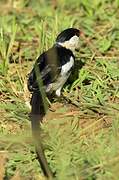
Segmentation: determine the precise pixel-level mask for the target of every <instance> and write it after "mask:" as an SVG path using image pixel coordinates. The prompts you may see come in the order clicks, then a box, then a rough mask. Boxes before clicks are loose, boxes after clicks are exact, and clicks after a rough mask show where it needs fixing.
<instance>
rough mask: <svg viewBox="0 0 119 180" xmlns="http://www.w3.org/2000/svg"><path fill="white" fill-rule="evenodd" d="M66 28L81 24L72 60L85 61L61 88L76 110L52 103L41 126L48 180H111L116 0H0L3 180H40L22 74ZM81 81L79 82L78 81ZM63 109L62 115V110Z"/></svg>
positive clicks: (115, 175) (118, 165)
mask: <svg viewBox="0 0 119 180" xmlns="http://www.w3.org/2000/svg"><path fill="white" fill-rule="evenodd" d="M68 27H76V28H79V29H81V30H82V31H83V32H84V34H85V38H84V39H81V41H80V51H79V52H78V53H77V54H76V59H77V61H78V60H81V61H82V62H84V63H85V65H84V66H83V68H82V69H81V70H79V69H78V77H77V79H74V81H73V82H72V84H70V85H67V86H66V87H65V88H64V91H63V94H64V96H65V97H66V98H67V99H68V100H70V102H71V103H72V104H74V105H75V106H76V107H75V108H74V107H73V108H74V110H72V113H71V111H70V110H69V109H68V108H67V107H63V106H62V107H60V108H57V109H58V110H56V112H55V113H59V114H60V115H57V114H55V115H54V116H53V117H52V116H51V117H50V115H49V117H48V118H49V121H46V122H45V123H44V124H43V125H42V128H43V130H44V131H43V142H44V146H45V148H46V151H45V153H46V156H47V159H48V162H49V165H50V167H51V168H52V170H53V172H56V179H61V180H63V179H64V180H65V179H71V180H74V179H76V180H77V179H86V180H94V179H96V180H97V179H98V180H103V179H110V180H112V179H114V180H118V179H119V171H118V169H119V48H118V47H119V0H103V1H102V0H93V1H91V0H57V1H56V0H52V1H48V0H37V1H34V0H1V1H0V99H1V100H0V101H1V102H0V108H1V115H0V154H1V153H3V154H4V153H5V154H7V156H8V160H7V162H6V164H5V167H4V169H5V173H4V174H3V176H4V177H5V179H10V178H11V177H13V176H15V175H16V176H18V173H19V176H20V177H21V179H43V175H42V172H41V170H39V165H38V162H37V161H36V159H35V152H34V146H33V142H32V138H31V131H30V122H29V118H28V113H29V112H30V109H29V101H30V94H29V92H28V90H27V87H26V80H27V74H28V73H29V71H30V70H31V68H32V66H33V64H34V61H35V59H36V58H37V57H38V55H39V54H40V53H41V52H43V51H44V50H46V49H48V48H49V47H51V46H52V45H53V43H54V42H55V38H56V36H57V34H58V33H59V32H61V31H62V30H64V29H65V28H68ZM85 82H87V83H85ZM69 111H70V113H69Z"/></svg>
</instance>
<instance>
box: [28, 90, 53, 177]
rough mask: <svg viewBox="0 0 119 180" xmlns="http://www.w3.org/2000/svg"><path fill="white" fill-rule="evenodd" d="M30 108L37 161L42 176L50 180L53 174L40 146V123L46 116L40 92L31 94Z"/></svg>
mask: <svg viewBox="0 0 119 180" xmlns="http://www.w3.org/2000/svg"><path fill="white" fill-rule="evenodd" d="M31 108H32V109H31V116H30V117H31V126H32V134H33V138H34V143H35V148H36V153H37V157H38V161H39V163H40V166H41V168H42V170H43V173H44V175H45V176H47V177H48V178H49V179H52V178H53V174H52V172H51V170H50V168H49V165H48V162H47V160H46V157H45V154H44V150H43V146H42V139H41V128H40V122H41V121H42V120H43V117H44V116H45V114H46V108H45V105H44V102H43V99H42V95H41V93H40V92H33V94H32V99H31Z"/></svg>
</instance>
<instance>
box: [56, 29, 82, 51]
mask: <svg viewBox="0 0 119 180" xmlns="http://www.w3.org/2000/svg"><path fill="white" fill-rule="evenodd" d="M79 36H80V30H79V29H75V28H68V29H65V30H64V31H62V32H61V33H60V34H59V35H58V36H57V38H56V44H58V45H60V46H62V47H65V48H67V49H70V50H71V51H74V50H76V49H77V48H78V46H79Z"/></svg>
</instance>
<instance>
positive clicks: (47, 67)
mask: <svg viewBox="0 0 119 180" xmlns="http://www.w3.org/2000/svg"><path fill="white" fill-rule="evenodd" d="M79 37H80V30H79V29H76V28H68V29H65V30H64V31H62V32H61V33H60V34H59V35H58V36H57V38H56V42H55V44H54V45H53V47H51V48H50V49H48V50H47V51H45V52H43V53H42V54H41V55H40V56H39V57H38V59H37V60H36V62H35V65H34V67H33V69H32V71H31V72H30V74H29V78H28V89H29V91H31V92H32V93H33V94H35V100H34V97H32V100H31V106H32V112H33V113H38V114H39V113H41V111H43V107H42V97H41V92H40V90H39V82H38V79H39V77H40V79H41V80H42V87H40V89H41V88H43V89H44V90H45V92H46V95H49V94H52V93H55V94H56V96H58V97H59V96H60V95H61V89H62V87H63V85H64V84H65V83H66V81H67V79H68V78H69V76H70V73H71V71H72V68H73V66H74V61H75V56H74V51H75V50H76V49H77V48H78V47H79ZM35 67H37V69H38V71H39V72H38V71H37V72H36V68H35ZM40 86H41V85H40ZM33 104H34V108H33ZM41 107H42V108H41ZM41 109H42V110H41Z"/></svg>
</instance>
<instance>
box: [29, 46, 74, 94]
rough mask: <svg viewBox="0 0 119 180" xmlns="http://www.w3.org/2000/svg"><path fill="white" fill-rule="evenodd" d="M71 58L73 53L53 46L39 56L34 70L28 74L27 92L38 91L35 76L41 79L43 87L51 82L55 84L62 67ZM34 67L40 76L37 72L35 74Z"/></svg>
mask: <svg viewBox="0 0 119 180" xmlns="http://www.w3.org/2000/svg"><path fill="white" fill-rule="evenodd" d="M71 56H72V57H74V55H73V53H72V52H71V51H70V50H68V49H65V48H63V47H61V46H54V47H52V48H50V49H49V50H48V51H46V52H44V53H43V54H41V55H40V56H39V58H38V59H37V60H36V63H35V65H34V68H33V69H32V71H31V72H30V74H29V79H28V89H29V91H38V83H37V79H36V74H37V76H40V77H41V79H42V81H43V85H44V86H45V87H47V86H48V85H49V84H51V83H52V82H55V81H56V80H57V78H58V76H59V75H60V72H61V68H62V65H64V64H65V63H67V62H68V61H69V60H70V57H71ZM36 66H37V67H38V70H39V73H40V74H38V72H37V73H36V70H35V67H36Z"/></svg>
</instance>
